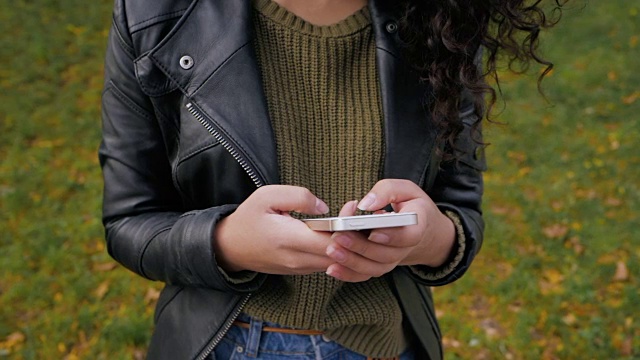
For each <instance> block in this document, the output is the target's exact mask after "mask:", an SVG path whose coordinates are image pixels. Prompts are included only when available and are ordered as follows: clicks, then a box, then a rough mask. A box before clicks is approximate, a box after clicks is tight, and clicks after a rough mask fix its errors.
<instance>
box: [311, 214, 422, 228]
mask: <svg viewBox="0 0 640 360" xmlns="http://www.w3.org/2000/svg"><path fill="white" fill-rule="evenodd" d="M302 221H304V222H305V223H307V226H309V228H311V229H313V230H318V231H353V230H367V229H379V228H388V227H397V226H407V225H415V224H417V223H418V215H417V214H416V213H414V212H408V213H385V214H373V215H357V216H339V217H328V218H319V219H303V220H302Z"/></svg>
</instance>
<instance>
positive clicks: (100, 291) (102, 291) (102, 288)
mask: <svg viewBox="0 0 640 360" xmlns="http://www.w3.org/2000/svg"><path fill="white" fill-rule="evenodd" d="M108 291H109V281H104V282H102V284H100V285H98V288H97V289H96V290H95V291H94V292H93V295H95V297H97V298H98V299H99V300H100V299H102V298H103V297H104V296H105V295H106V294H107V292H108Z"/></svg>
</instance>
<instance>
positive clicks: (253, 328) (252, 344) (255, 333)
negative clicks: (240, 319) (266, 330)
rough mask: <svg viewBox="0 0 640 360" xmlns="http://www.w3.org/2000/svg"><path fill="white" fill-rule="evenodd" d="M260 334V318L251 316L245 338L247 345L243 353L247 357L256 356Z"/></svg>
mask: <svg viewBox="0 0 640 360" xmlns="http://www.w3.org/2000/svg"><path fill="white" fill-rule="evenodd" d="M261 334H262V320H260V319H256V318H254V317H253V316H252V317H251V322H250V323H249V336H248V338H247V346H246V349H245V355H247V356H248V357H252V358H255V357H258V348H259V347H260V335H261Z"/></svg>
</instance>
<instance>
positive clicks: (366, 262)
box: [326, 179, 455, 282]
mask: <svg viewBox="0 0 640 360" xmlns="http://www.w3.org/2000/svg"><path fill="white" fill-rule="evenodd" d="M388 204H391V206H392V207H393V209H394V211H395V212H415V213H417V215H418V224H416V225H410V226H402V227H396V228H384V229H375V230H372V231H371V232H370V233H369V234H368V236H367V235H366V234H365V233H363V232H358V231H347V232H336V233H334V234H333V235H332V236H331V240H332V242H331V244H330V245H329V246H328V247H327V248H326V254H327V255H328V256H329V257H331V258H332V259H333V260H334V261H335V263H334V264H332V265H330V266H329V267H328V269H327V274H328V275H330V276H333V277H335V278H338V279H340V280H343V281H349V282H358V281H365V280H368V279H369V278H371V277H379V276H382V275H384V274H386V273H388V272H390V271H391V270H393V269H394V268H395V267H396V266H398V265H418V264H422V265H428V266H431V267H437V266H440V265H442V264H443V263H444V262H445V261H446V259H447V258H448V257H449V254H450V252H451V249H452V248H453V244H454V241H455V227H454V225H453V222H452V221H451V220H450V219H449V218H448V217H447V216H446V215H444V214H442V213H441V212H440V210H439V209H438V208H437V207H436V205H435V204H434V203H433V201H432V200H431V198H430V197H429V196H428V195H427V194H426V193H425V192H424V191H422V189H421V188H420V187H419V186H417V185H416V184H414V183H413V182H411V181H409V180H397V179H385V180H381V181H379V182H378V183H377V184H376V185H375V186H374V187H373V188H372V189H371V191H370V192H369V193H368V194H367V195H366V196H365V197H364V198H363V199H362V200H361V201H360V202H359V203H357V202H356V201H352V202H349V203H347V204H345V205H344V207H343V208H342V210H341V211H340V216H349V215H353V214H354V213H355V211H356V205H357V208H359V209H360V210H366V211H378V210H380V209H382V208H384V207H386V206H387V205H388Z"/></svg>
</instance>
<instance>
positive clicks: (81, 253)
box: [0, 0, 640, 360]
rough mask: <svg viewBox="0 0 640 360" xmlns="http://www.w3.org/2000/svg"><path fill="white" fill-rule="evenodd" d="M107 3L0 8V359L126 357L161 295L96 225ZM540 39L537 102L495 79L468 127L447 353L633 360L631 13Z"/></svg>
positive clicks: (636, 92)
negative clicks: (475, 138) (461, 232)
mask: <svg viewBox="0 0 640 360" xmlns="http://www.w3.org/2000/svg"><path fill="white" fill-rule="evenodd" d="M61 3H64V5H62V4H61ZM111 5H112V2H111V1H102V0H101V1H97V2H91V3H87V2H81V1H79V0H65V1H55V0H41V1H38V2H33V1H26V0H18V1H15V2H10V3H9V2H4V3H3V4H1V5H0V31H1V33H2V34H3V36H2V38H0V64H2V66H1V67H0V253H1V254H2V256H0V269H2V270H0V358H8V359H77V358H81V359H131V358H142V357H143V356H144V352H145V346H146V344H147V342H148V340H149V336H150V332H151V329H152V320H151V317H152V313H153V305H154V304H155V301H156V299H157V296H158V289H159V288H160V285H161V284H158V283H152V282H148V281H145V280H142V279H140V278H139V277H137V276H135V275H133V274H132V273H130V272H128V271H126V270H124V269H123V268H122V267H121V266H119V265H117V264H116V263H115V262H113V261H112V260H111V259H110V258H109V256H108V254H107V253H106V250H105V245H104V240H103V232H102V227H101V225H100V219H99V217H100V201H101V176H100V171H99V165H98V162H97V156H96V150H97V147H98V143H99V139H100V109H99V106H100V93H101V87H102V58H103V55H104V44H105V41H106V37H107V29H108V26H109V23H110V12H111ZM543 43H544V46H543V47H544V52H545V54H546V57H547V58H549V59H551V60H552V61H554V62H555V64H556V66H555V68H554V71H553V73H552V74H551V76H550V77H548V78H547V79H546V80H545V81H544V83H543V88H544V90H545V93H546V99H545V98H543V97H542V96H540V95H539V94H538V93H537V89H536V85H535V77H536V76H537V73H536V72H537V71H538V69H533V68H532V69H531V71H530V73H529V74H525V75H520V76H516V75H512V74H510V73H507V72H504V73H503V76H502V90H503V98H502V100H501V101H500V102H499V103H498V108H499V109H498V110H499V112H498V113H497V114H496V121H497V122H499V123H496V124H490V125H488V126H487V127H486V139H487V141H488V142H490V143H491V145H490V146H489V147H488V148H487V156H488V160H489V170H488V171H487V173H486V178H485V180H486V197H485V202H484V210H485V214H486V221H487V231H486V235H485V244H484V246H483V249H482V252H481V253H480V255H479V256H478V258H477V260H476V262H475V263H474V265H473V267H472V269H471V270H470V271H469V273H468V274H467V276H465V277H464V278H463V279H461V280H459V281H458V282H456V283H454V284H452V285H449V286H446V287H442V288H437V289H435V290H434V291H435V296H436V302H437V304H438V315H439V318H440V321H441V325H442V328H443V333H444V336H445V338H444V343H445V346H446V349H447V350H446V358H447V359H451V360H452V359H633V358H639V357H640V317H639V316H638V314H640V286H639V285H640V284H639V282H640V234H639V233H638V232H637V231H635V229H634V227H635V226H637V225H638V224H640V219H639V213H640V189H639V187H640V180H639V179H640V151H639V147H638V140H637V139H638V134H639V133H640V123H639V122H638V119H639V114H640V4H638V3H637V2H634V1H629V0H611V1H590V2H588V3H587V2H586V0H574V2H573V3H572V5H571V6H570V9H568V10H567V11H566V12H565V16H564V18H563V20H562V22H561V23H560V25H559V26H558V27H557V28H555V29H554V30H553V31H552V32H549V33H545V34H544V35H543ZM503 101H504V103H503Z"/></svg>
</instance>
